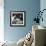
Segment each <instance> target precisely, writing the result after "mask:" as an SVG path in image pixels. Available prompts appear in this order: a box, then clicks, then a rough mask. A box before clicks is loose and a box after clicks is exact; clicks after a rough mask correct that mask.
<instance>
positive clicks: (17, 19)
mask: <svg viewBox="0 0 46 46" xmlns="http://www.w3.org/2000/svg"><path fill="white" fill-rule="evenodd" d="M25 25H26V12H25V11H10V26H11V27H23V26H25Z"/></svg>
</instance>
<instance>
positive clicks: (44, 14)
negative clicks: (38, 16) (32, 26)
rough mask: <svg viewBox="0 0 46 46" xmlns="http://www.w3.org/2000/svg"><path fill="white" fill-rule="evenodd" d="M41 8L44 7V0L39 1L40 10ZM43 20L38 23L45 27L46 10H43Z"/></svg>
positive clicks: (45, 3) (45, 1)
mask: <svg viewBox="0 0 46 46" xmlns="http://www.w3.org/2000/svg"><path fill="white" fill-rule="evenodd" d="M43 9H46V0H41V1H40V10H41V11H42V10H43ZM42 17H43V22H42V21H40V25H42V26H44V27H46V10H45V11H44V12H43V15H42Z"/></svg>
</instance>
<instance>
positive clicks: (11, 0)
mask: <svg viewBox="0 0 46 46" xmlns="http://www.w3.org/2000/svg"><path fill="white" fill-rule="evenodd" d="M11 10H13V11H18V10H19V11H26V26H25V27H10V11H11ZM39 10H40V0H4V36H5V37H4V38H5V40H7V41H18V40H19V39H20V38H22V37H24V36H25V35H26V34H27V33H28V32H29V31H31V29H32V24H33V23H32V22H33V19H34V17H36V12H38V11H39Z"/></svg>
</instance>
